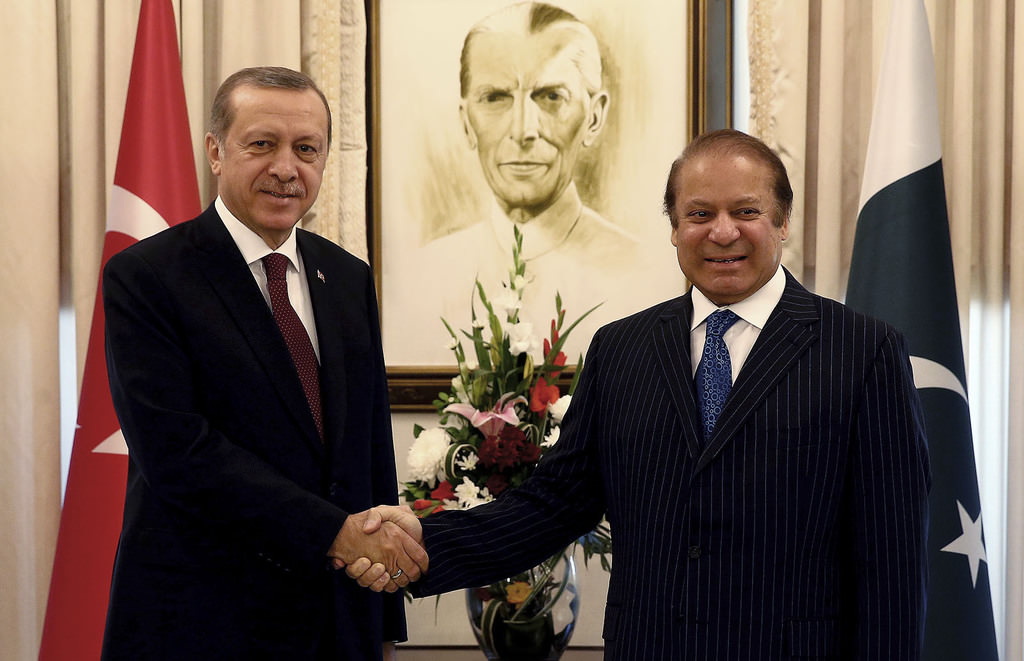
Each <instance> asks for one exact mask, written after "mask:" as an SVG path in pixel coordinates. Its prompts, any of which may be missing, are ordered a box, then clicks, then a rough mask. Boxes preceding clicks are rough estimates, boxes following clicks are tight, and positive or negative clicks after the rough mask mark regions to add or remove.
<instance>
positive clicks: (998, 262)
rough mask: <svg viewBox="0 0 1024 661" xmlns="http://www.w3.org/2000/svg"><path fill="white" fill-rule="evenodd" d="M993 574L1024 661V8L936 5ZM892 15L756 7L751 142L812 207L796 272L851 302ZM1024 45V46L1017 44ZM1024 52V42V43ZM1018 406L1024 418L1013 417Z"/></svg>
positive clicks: (795, 248)
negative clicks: (777, 162) (849, 281)
mask: <svg viewBox="0 0 1024 661" xmlns="http://www.w3.org/2000/svg"><path fill="white" fill-rule="evenodd" d="M925 4H926V7H927V11H928V16H929V22H930V24H931V33H932V41H933V45H934V52H935V63H936V74H937V78H938V84H939V99H938V103H939V115H940V122H941V125H942V143H943V167H944V171H945V179H946V195H947V200H948V205H949V215H950V231H951V236H952V243H953V260H954V269H955V272H956V283H957V295H958V300H959V306H960V316H961V325H962V328H963V335H964V338H963V340H964V355H965V359H966V361H967V372H968V382H969V383H968V385H969V391H970V401H971V409H972V418H973V427H974V443H975V455H976V457H977V464H978V473H979V483H980V490H981V498H982V508H983V513H984V518H983V522H984V526H985V537H986V546H987V555H988V570H989V575H990V584H991V588H992V597H993V602H994V614H995V618H996V633H997V639H998V641H999V645H1000V650H1001V652H1002V654H1001V657H1002V658H1005V659H1013V660H1015V661H1019V660H1020V659H1022V658H1024V657H1022V655H1024V646H1022V618H1024V607H1022V598H1024V531H1022V528H1021V525H1020V523H1021V521H1022V516H1024V487H1022V486H1021V485H1020V482H1019V481H1014V480H1008V476H1015V475H1021V474H1024V448H1022V443H1024V414H1022V411H1021V407H1020V405H1019V403H1020V402H1021V401H1022V398H1024V376H1022V374H1024V351H1022V349H1024V344H1022V340H1024V325H1022V323H1021V322H1022V321H1024V210H1022V200H1021V199H1019V198H1021V195H1022V191H1024V118H1022V113H1021V112H1020V111H1019V109H1017V108H1016V106H1015V103H1014V100H1015V96H1017V95H1015V92H1016V91H1017V90H1024V56H1022V55H1019V54H1017V53H1016V51H1015V48H1014V44H1015V43H1016V42H1017V41H1021V40H1024V4H1022V5H1020V6H1017V3H1016V2H1015V0H977V1H976V2H945V1H943V0H926V2H925ZM890 5H891V0H870V1H866V2H813V1H811V2H792V1H786V0H751V2H750V6H749V17H748V18H749V23H748V30H749V37H750V40H751V43H750V52H751V56H750V60H751V88H752V100H751V131H752V132H753V133H755V134H758V135H760V136H762V137H764V138H765V139H766V140H767V141H768V142H770V143H771V144H772V145H774V146H776V147H777V148H778V149H779V150H780V151H781V153H782V154H783V155H784V158H785V160H786V162H787V166H788V167H790V168H791V173H792V176H793V183H794V188H795V189H796V190H797V191H798V195H799V194H800V193H802V195H803V197H802V199H799V200H798V202H799V203H798V204H797V205H796V210H795V213H794V220H795V221H796V222H795V224H794V231H793V237H792V238H791V240H790V245H789V246H788V247H787V250H788V252H787V254H786V257H785V259H786V264H787V266H789V267H790V268H791V269H792V270H793V271H794V272H796V273H799V274H802V277H803V279H804V281H805V282H807V283H808V284H809V285H810V286H811V287H813V288H814V289H816V290H817V291H818V292H820V293H822V294H825V295H827V296H832V297H835V298H841V297H842V296H843V295H844V292H845V290H846V274H847V272H848V269H849V263H850V254H851V250H852V245H853V235H854V229H855V224H856V217H857V205H858V198H859V193H860V181H861V171H862V167H863V163H864V156H865V153H866V146H867V136H868V130H869V127H870V119H871V110H872V103H873V95H874V87H875V81H876V80H877V74H878V67H879V63H880V59H881V55H882V47H883V43H884V39H885V36H886V29H887V26H888V19H889V10H890ZM1018 38H1019V39H1018ZM1022 43H1024V41H1022ZM1014 403H1016V406H1014Z"/></svg>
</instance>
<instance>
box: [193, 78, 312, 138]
mask: <svg viewBox="0 0 1024 661" xmlns="http://www.w3.org/2000/svg"><path fill="white" fill-rule="evenodd" d="M244 85H249V86H252V87H259V88H273V89H285V90H298V91H302V90H313V91H314V92H316V93H317V96H319V97H320V100H321V101H323V102H324V110H326V111H327V144H328V146H330V144H331V129H332V126H331V107H330V105H328V103H327V97H326V96H324V93H323V92H321V91H320V88H319V87H317V85H316V83H314V82H313V79H312V78H310V77H309V76H307V75H306V74H304V73H302V72H301V71H294V70H292V69H287V68H285V67H250V68H248V69H240V70H238V71H236V72H235V73H233V74H231V75H230V76H228V77H227V79H226V80H225V81H224V82H223V83H221V84H220V87H219V88H218V89H217V95H216V96H214V97H213V105H212V106H211V107H210V133H211V134H213V137H214V138H215V139H216V140H217V142H219V143H223V142H224V138H225V137H227V134H228V129H229V128H230V127H231V123H232V122H233V121H235V108H234V106H233V105H232V103H231V93H232V92H234V91H235V90H236V89H238V88H239V87H242V86H244Z"/></svg>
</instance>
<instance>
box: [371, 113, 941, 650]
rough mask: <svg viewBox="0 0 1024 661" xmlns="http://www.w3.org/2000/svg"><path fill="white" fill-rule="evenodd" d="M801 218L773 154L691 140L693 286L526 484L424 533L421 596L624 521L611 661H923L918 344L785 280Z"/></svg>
mask: <svg viewBox="0 0 1024 661" xmlns="http://www.w3.org/2000/svg"><path fill="white" fill-rule="evenodd" d="M792 200H793V192H792V189H791V188H790V185H789V181H788V177H787V175H786V171H785V167H784V166H783V164H782V162H781V161H780V160H779V158H778V157H777V156H776V155H775V154H774V153H773V152H772V151H771V150H770V149H769V148H768V147H767V146H765V145H764V144H763V143H762V142H761V141H759V140H757V139H756V138H752V137H750V136H747V135H745V134H743V133H740V132H737V131H732V130H725V131H717V132H713V133H710V134H706V135H703V136H700V137H698V138H697V139H696V140H695V141H694V142H693V143H691V145H690V146H689V147H688V148H687V149H686V151H684V152H683V154H682V156H681V157H680V158H679V159H677V160H676V162H675V163H673V165H672V169H671V172H670V174H669V179H668V185H667V188H666V193H665V209H666V211H667V213H668V215H669V218H670V219H671V223H672V228H673V230H672V243H673V245H675V246H676V249H677V253H678V258H679V265H680V267H681V269H682V271H683V273H684V274H685V275H686V276H687V278H688V279H689V280H690V281H691V282H692V283H693V285H694V286H693V288H692V289H691V290H690V292H689V293H687V294H685V295H683V296H681V297H679V298H677V299H674V300H670V301H667V302H665V303H662V304H660V305H657V306H655V307H653V308H650V309H648V310H644V311H642V312H639V313H637V314H635V315H633V316H631V317H628V318H626V319H622V320H620V321H617V322H614V323H612V324H609V325H607V326H605V327H604V328H602V329H601V330H600V331H598V333H597V334H596V335H595V337H594V340H593V342H592V344H591V347H590V350H589V353H588V356H587V362H586V368H585V369H584V371H583V375H582V378H581V380H580V384H579V388H578V390H577V393H576V396H575V397H574V399H573V402H572V405H571V406H570V407H569V410H568V412H567V413H566V415H565V418H564V420H563V427H562V433H561V438H560V440H559V442H558V445H557V446H556V448H557V449H556V451H554V452H552V453H550V454H549V455H548V456H547V457H546V458H545V460H544V461H543V462H542V463H541V465H540V466H539V467H538V469H537V471H536V472H535V474H534V475H533V476H532V477H531V478H530V479H529V480H528V481H527V482H526V484H524V485H523V486H522V487H521V488H519V489H516V490H513V491H510V492H506V494H504V495H503V496H502V497H501V498H500V499H499V500H497V501H495V502H493V503H490V504H487V505H483V506H480V507H478V508H475V509H473V510H469V511H462V512H451V513H448V512H445V513H443V514H439V515H436V516H430V517H428V518H426V519H424V520H422V533H423V540H424V542H425V546H426V548H427V550H428V551H429V553H430V557H431V566H430V571H429V573H428V574H427V576H426V578H425V580H424V581H423V582H422V583H420V584H419V586H418V589H417V593H418V594H429V593H434V592H442V591H447V590H451V589H454V588H457V587H463V586H472V585H480V584H485V583H487V582H489V581H492V580H494V579H496V578H498V577H499V576H501V575H509V574H512V573H514V572H516V571H519V570H521V569H523V568H525V567H528V566H530V565H533V564H536V563H538V562H540V561H541V560H543V559H544V558H546V557H548V556H549V555H550V554H552V553H553V552H554V551H556V550H557V549H558V548H559V547H561V546H564V545H565V544H566V543H568V542H569V541H570V540H572V539H573V538H575V537H576V536H578V535H581V534H583V533H585V532H586V531H588V530H589V529H590V528H591V527H593V526H594V524H595V523H597V521H598V520H599V519H600V517H601V516H602V515H603V514H607V517H608V520H609V522H610V523H611V526H612V531H613V538H614V540H615V562H614V569H613V571H612V575H611V582H610V586H609V590H608V603H607V608H606V614H605V624H604V638H605V641H606V646H605V657H606V658H607V659H623V660H625V659H629V660H636V661H647V660H652V659H671V660H676V659H687V660H694V661H696V660H704V659H728V660H737V661H740V660H743V661H753V660H758V661H761V660H770V659H792V658H831V659H861V660H865V661H879V660H882V659H917V658H919V655H920V643H921V637H922V631H923V623H924V611H925V585H926V575H927V567H926V560H925V557H926V556H925V537H926V529H927V492H928V488H929V483H930V474H929V467H928V458H927V449H926V442H925V436H924V429H923V423H922V418H921V413H920V404H919V401H918V398H917V394H916V390H915V389H914V384H913V377H912V374H911V369H910V364H909V360H908V356H907V352H906V349H905V346H904V341H903V339H902V337H901V336H900V335H899V334H898V333H897V332H896V331H895V330H894V329H893V328H891V327H890V326H887V325H886V324H884V323H882V322H880V321H876V320H873V319H870V318H868V317H865V316H863V315H860V314H857V313H855V312H853V311H852V310H850V309H848V308H846V307H844V306H843V305H841V304H839V303H836V302H835V301H831V300H828V299H825V298H821V297H819V296H816V295H814V294H811V293H810V292H808V291H807V290H806V289H804V288H803V287H802V286H801V285H800V284H799V283H798V282H797V281H796V280H795V279H794V278H793V277H792V275H790V274H789V273H788V272H787V271H786V270H785V269H783V268H781V266H780V261H781V254H782V242H783V241H784V240H785V238H786V236H787V234H788V231H789V224H788V223H789V214H790V209H791V206H792ZM722 308H728V309H729V310H731V311H732V312H733V313H735V315H737V316H738V318H739V320H738V321H736V322H735V323H734V324H733V325H732V326H731V327H730V328H729V330H728V331H726V332H725V334H724V340H725V343H726V345H727V347H728V351H729V354H730V356H731V369H732V380H733V384H732V387H731V391H730V392H729V394H728V397H727V398H726V399H725V402H724V405H723V406H722V410H721V413H720V415H719V417H718V419H717V422H716V423H715V424H714V426H713V429H712V430H711V432H710V434H709V435H707V436H706V435H705V432H704V430H703V428H702V427H703V425H702V416H701V411H700V404H699V402H700V398H699V395H698V389H697V387H695V385H694V374H695V372H696V371H697V362H698V360H699V359H700V356H701V354H702V351H703V345H704V340H705V333H706V325H705V322H706V320H707V318H708V317H709V316H710V315H711V313H713V312H715V311H716V310H718V309H722ZM381 514H382V515H383V516H384V517H385V518H397V517H398V516H399V514H398V513H397V512H392V511H385V512H381ZM364 566H365V565H364ZM368 574H371V575H370V576H367V577H366V578H365V579H363V582H366V581H368V580H370V579H371V578H373V576H372V572H368Z"/></svg>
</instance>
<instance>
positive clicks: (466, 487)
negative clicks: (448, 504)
mask: <svg viewBox="0 0 1024 661" xmlns="http://www.w3.org/2000/svg"><path fill="white" fill-rule="evenodd" d="M455 497H456V498H458V499H459V507H461V508H462V509H464V510H468V509H473V508H474V507H476V506H477V505H483V504H484V503H489V502H491V501H492V500H494V496H492V495H491V492H490V491H488V489H487V487H484V488H483V489H481V488H479V487H477V486H476V485H475V484H473V481H472V480H471V479H469V478H468V477H464V478H462V484H460V485H459V486H457V487H455Z"/></svg>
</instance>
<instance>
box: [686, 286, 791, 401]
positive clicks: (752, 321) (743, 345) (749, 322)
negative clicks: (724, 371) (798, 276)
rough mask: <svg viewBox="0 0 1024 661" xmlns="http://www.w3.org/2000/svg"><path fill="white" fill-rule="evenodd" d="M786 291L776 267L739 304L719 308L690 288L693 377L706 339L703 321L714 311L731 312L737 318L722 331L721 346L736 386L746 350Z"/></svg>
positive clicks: (752, 344) (750, 347) (705, 325)
mask: <svg viewBox="0 0 1024 661" xmlns="http://www.w3.org/2000/svg"><path fill="white" fill-rule="evenodd" d="M785 289H786V274H785V272H784V271H783V270H782V267H781V266H779V267H778V268H777V269H776V270H775V275H773V276H772V277H771V279H770V280H768V282H766V283H764V285H763V286H762V287H761V288H760V289H758V290H757V291H756V292H754V293H753V294H751V295H750V296H748V297H747V298H745V299H743V300H742V301H740V302H739V303H733V304H732V305H726V306H723V307H721V308H719V307H718V306H717V305H715V304H714V303H712V302H711V301H710V300H708V297H707V296H705V295H704V294H703V293H702V292H701V291H700V290H699V289H697V288H696V287H694V288H693V295H692V296H691V299H692V301H693V320H692V321H691V322H690V356H691V361H692V362H693V365H692V366H691V368H692V371H693V374H694V375H696V374H697V364H698V363H700V357H701V354H702V353H703V352H704V338H705V337H707V323H706V322H707V319H708V317H710V316H711V313H712V312H714V311H716V310H726V309H728V310H732V311H733V312H735V313H736V316H738V317H739V319H737V320H736V323H734V324H733V325H732V326H730V327H729V330H727V331H725V335H723V336H722V339H723V340H724V341H725V346H727V347H728V348H729V361H730V362H731V363H732V381H733V383H736V375H737V374H739V373H740V368H741V367H743V363H744V361H746V359H747V356H748V355H749V354H750V350H751V349H752V348H753V346H754V342H756V341H757V337H758V336H759V335H760V334H761V329H762V328H764V325H765V323H766V322H767V321H768V317H770V316H771V314H772V311H773V310H775V306H776V305H778V304H779V301H780V300H781V299H782V292H783V291H785Z"/></svg>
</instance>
